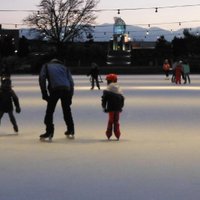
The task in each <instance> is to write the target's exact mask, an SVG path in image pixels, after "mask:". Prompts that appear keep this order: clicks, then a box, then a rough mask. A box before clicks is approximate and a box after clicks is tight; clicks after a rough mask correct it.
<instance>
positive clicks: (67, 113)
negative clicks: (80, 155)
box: [0, 58, 124, 141]
mask: <svg viewBox="0 0 200 200" xmlns="http://www.w3.org/2000/svg"><path fill="white" fill-rule="evenodd" d="M96 67H97V66H95V65H94V66H93V68H96ZM95 70H96V69H95ZM95 78H96V75H95ZM97 79H98V77H97ZM117 80H118V77H117V75H116V74H108V75H107V76H106V81H107V88H106V89H105V90H104V91H103V94H102V97H101V98H102V108H103V110H104V111H105V112H106V113H108V115H109V118H108V124H107V129H106V132H105V134H106V136H107V138H108V140H109V139H110V138H111V136H112V134H113V132H114V134H115V136H116V138H117V140H119V138H120V135H121V132H120V125H119V117H120V112H122V108H123V106H124V96H123V94H122V91H121V89H120V87H119V85H118V83H117ZM39 85H40V89H41V94H42V99H43V100H45V101H46V102H47V107H46V113H45V117H44V124H45V126H46V131H45V133H44V134H41V135H40V140H42V141H46V140H47V141H51V140H52V138H53V137H54V123H53V114H54V111H55V108H56V104H57V102H58V100H60V101H61V106H62V111H63V117H64V121H65V124H66V131H65V133H64V134H65V135H66V136H67V137H68V138H69V139H74V135H75V128H74V120H73V116H72V112H71V104H72V98H73V94H74V81H73V78H72V75H71V72H70V70H69V68H67V67H66V66H65V65H64V63H63V62H62V61H60V60H58V59H57V58H54V59H52V60H51V61H50V62H48V63H46V64H44V65H43V66H42V68H41V71H40V74H39ZM97 87H98V88H99V89H100V86H98V85H97ZM93 88H94V81H92V88H91V89H93ZM13 102H14V105H15V108H16V112H17V113H20V112H21V108H20V104H19V99H18V97H17V95H16V94H15V92H14V90H13V89H12V83H11V78H10V76H9V77H2V80H1V87H0V120H1V118H2V116H3V114H4V113H8V115H9V117H10V121H11V123H12V125H13V128H14V131H15V132H18V126H17V122H16V119H15V117H14V114H13V110H14V108H13Z"/></svg>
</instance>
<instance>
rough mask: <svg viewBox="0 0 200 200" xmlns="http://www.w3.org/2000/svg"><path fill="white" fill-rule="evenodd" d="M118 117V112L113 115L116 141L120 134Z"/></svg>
mask: <svg viewBox="0 0 200 200" xmlns="http://www.w3.org/2000/svg"><path fill="white" fill-rule="evenodd" d="M119 116H120V112H115V113H114V134H115V136H116V138H117V139H119V138H120V135H121V132H120V124H119Z"/></svg>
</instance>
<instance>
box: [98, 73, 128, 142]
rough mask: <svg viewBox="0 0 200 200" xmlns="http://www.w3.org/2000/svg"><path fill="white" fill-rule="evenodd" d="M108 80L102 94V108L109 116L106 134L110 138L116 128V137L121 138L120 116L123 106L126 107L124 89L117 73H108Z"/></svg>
mask: <svg viewBox="0 0 200 200" xmlns="http://www.w3.org/2000/svg"><path fill="white" fill-rule="evenodd" d="M106 80H107V89H106V90H104V91H103V96H102V108H103V109H104V112H106V113H108V116H109V119H108V124H107V130H106V136H107V138H108V140H109V139H110V137H111V136H112V131H113V128H114V134H115V137H116V138H117V140H119V138H120V135H121V132H120V124H119V117H120V112H122V108H123V107H124V96H123V95H122V91H121V89H120V87H119V85H118V83H117V75H116V74H108V75H107V76H106Z"/></svg>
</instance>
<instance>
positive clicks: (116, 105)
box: [102, 83, 124, 112]
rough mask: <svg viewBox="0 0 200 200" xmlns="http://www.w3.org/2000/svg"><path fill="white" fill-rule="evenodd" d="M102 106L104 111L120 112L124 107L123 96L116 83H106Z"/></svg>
mask: <svg viewBox="0 0 200 200" xmlns="http://www.w3.org/2000/svg"><path fill="white" fill-rule="evenodd" d="M102 107H103V109H104V111H105V112H121V111H122V108H123V107H124V96H123V95H122V93H121V92H120V90H119V86H118V85H117V84H116V83H111V84H110V85H108V88H107V90H104V91H103V96H102Z"/></svg>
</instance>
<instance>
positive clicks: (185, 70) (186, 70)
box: [183, 61, 191, 84]
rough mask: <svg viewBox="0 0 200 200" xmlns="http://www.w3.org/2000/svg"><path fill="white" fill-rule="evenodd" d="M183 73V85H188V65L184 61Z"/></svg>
mask: <svg viewBox="0 0 200 200" xmlns="http://www.w3.org/2000/svg"><path fill="white" fill-rule="evenodd" d="M183 73H184V79H185V81H184V84H186V83H187V82H188V83H190V82H191V80H190V65H189V63H188V61H184V62H183Z"/></svg>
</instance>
